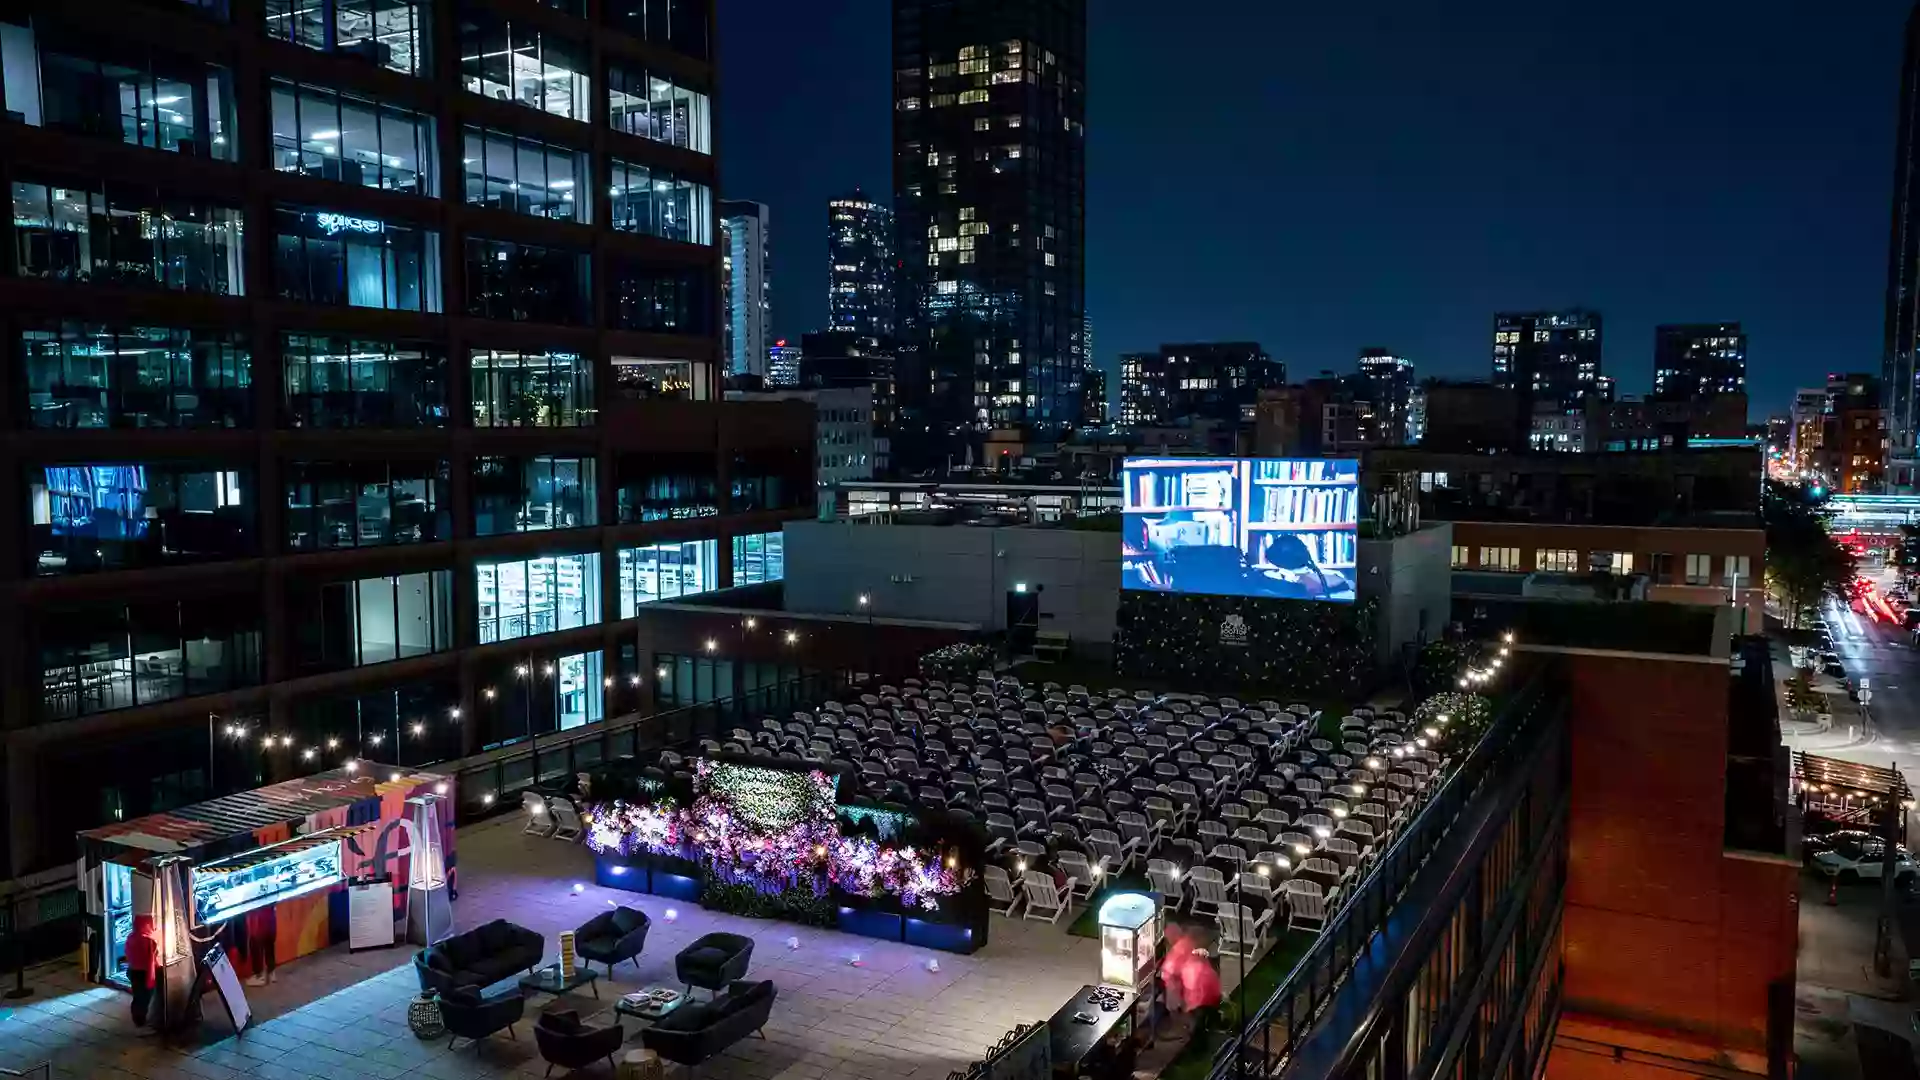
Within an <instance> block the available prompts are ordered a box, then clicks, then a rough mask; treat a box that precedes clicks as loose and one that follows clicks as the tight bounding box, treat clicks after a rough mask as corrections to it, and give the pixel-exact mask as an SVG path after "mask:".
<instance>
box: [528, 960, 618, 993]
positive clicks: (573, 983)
mask: <svg viewBox="0 0 1920 1080" xmlns="http://www.w3.org/2000/svg"><path fill="white" fill-rule="evenodd" d="M599 981H600V976H599V975H596V974H595V973H594V970H593V969H592V968H590V967H588V966H587V965H585V964H577V965H575V966H574V969H573V978H571V979H569V978H565V977H563V976H562V975H561V974H560V965H559V964H549V965H547V966H546V967H543V968H541V969H540V970H538V971H536V972H534V973H532V974H531V975H523V976H521V977H520V989H522V990H526V991H528V992H538V993H542V994H552V995H553V996H554V997H559V996H560V995H561V994H565V993H570V992H572V991H574V990H578V989H579V988H580V987H582V986H584V987H586V988H588V989H589V990H592V991H593V996H594V997H599V996H600V988H599V987H598V986H596V985H595V984H596V983H597V982H599Z"/></svg>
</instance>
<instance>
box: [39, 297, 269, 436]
mask: <svg viewBox="0 0 1920 1080" xmlns="http://www.w3.org/2000/svg"><path fill="white" fill-rule="evenodd" d="M20 346H21V349H20V351H21V360H22V363H23V364H24V366H25V368H26V383H27V422H28V424H29V425H30V426H32V427H37V428H144V427H162V428H230V427H239V426H242V425H244V424H247V423H249V422H250V421H251V420H252V417H253V363H252V355H251V353H250V352H249V351H248V349H247V339H246V335H245V334H243V333H240V332H237V331H215V330H180V329H169V328H166V327H158V326H133V327H126V328H121V329H114V328H110V327H105V326H95V325H91V324H87V323H72V322H69V323H62V324H61V326H60V328H59V329H57V330H26V331H22V332H21V334H20Z"/></svg>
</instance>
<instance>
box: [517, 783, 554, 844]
mask: <svg viewBox="0 0 1920 1080" xmlns="http://www.w3.org/2000/svg"><path fill="white" fill-rule="evenodd" d="M520 808H521V809H522V810H525V811H526V812H527V827H526V828H525V829H522V830H521V831H522V832H524V833H526V834H527V835H528V836H552V835H553V827H554V823H553V815H552V814H549V813H547V800H546V799H544V798H542V797H541V796H540V794H539V793H538V792H533V791H529V792H526V793H524V794H522V795H521V796H520Z"/></svg>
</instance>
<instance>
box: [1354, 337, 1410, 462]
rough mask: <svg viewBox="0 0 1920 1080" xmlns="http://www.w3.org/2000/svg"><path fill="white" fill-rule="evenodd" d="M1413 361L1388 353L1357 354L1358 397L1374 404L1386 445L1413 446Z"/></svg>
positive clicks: (1375, 415)
mask: <svg viewBox="0 0 1920 1080" xmlns="http://www.w3.org/2000/svg"><path fill="white" fill-rule="evenodd" d="M1416 389H1417V385H1416V382H1415V380H1414V377H1413V361H1411V360H1409V359H1407V358H1406V357H1404V356H1400V355H1398V354H1396V353H1394V352H1393V351H1392V350H1389V349H1362V350H1360V393H1361V394H1362V395H1363V396H1364V397H1365V398H1366V399H1367V400H1368V401H1370V402H1372V404H1373V413H1374V417H1375V419H1376V421H1377V423H1378V425H1379V432H1380V439H1381V441H1382V442H1385V443H1387V444H1389V445H1391V444H1395V443H1411V442H1415V441H1417V440H1416V437H1415V435H1414V430H1413V395H1414V391H1415V390H1416Z"/></svg>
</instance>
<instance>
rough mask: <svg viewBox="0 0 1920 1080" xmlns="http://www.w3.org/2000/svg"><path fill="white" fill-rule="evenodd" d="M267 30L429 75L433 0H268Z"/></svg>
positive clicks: (313, 46) (402, 70) (304, 43)
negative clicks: (428, 46)
mask: <svg viewBox="0 0 1920 1080" xmlns="http://www.w3.org/2000/svg"><path fill="white" fill-rule="evenodd" d="M266 20H267V36H268V37H270V38H277V39H278V40H281V41H290V42H292V43H293V44H295V45H300V46H304V47H306V48H309V49H317V50H319V51H321V52H337V53H340V54H342V55H345V56H357V57H359V58H360V59H362V60H366V61H369V62H371V63H374V64H378V65H379V66H381V67H383V68H386V69H387V70H389V71H398V72H400V73H401V74H402V75H425V74H427V73H428V71H427V55H426V52H427V39H428V36H429V33H430V27H431V20H430V18H429V10H428V0H266Z"/></svg>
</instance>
